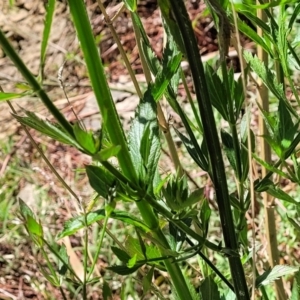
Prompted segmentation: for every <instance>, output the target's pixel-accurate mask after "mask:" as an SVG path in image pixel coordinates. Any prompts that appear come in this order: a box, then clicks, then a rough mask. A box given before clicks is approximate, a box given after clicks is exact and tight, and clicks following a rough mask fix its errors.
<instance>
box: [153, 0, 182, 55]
mask: <svg viewBox="0 0 300 300" xmlns="http://www.w3.org/2000/svg"><path fill="white" fill-rule="evenodd" d="M158 5H159V7H160V11H161V14H162V16H163V19H164V21H165V22H166V24H167V26H168V27H169V31H170V32H171V34H172V36H173V38H174V40H175V42H176V44H177V47H178V49H179V50H180V51H181V52H182V54H184V55H185V46H184V42H183V39H182V37H181V34H180V32H181V31H180V29H179V27H178V24H177V23H176V20H175V18H174V16H173V12H172V10H171V5H170V1H169V0H158Z"/></svg>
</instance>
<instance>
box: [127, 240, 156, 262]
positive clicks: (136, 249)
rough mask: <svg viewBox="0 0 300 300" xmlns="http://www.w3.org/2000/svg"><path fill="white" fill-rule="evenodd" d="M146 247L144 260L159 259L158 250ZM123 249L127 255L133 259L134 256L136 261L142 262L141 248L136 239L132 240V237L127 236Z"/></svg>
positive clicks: (150, 246)
mask: <svg viewBox="0 0 300 300" xmlns="http://www.w3.org/2000/svg"><path fill="white" fill-rule="evenodd" d="M145 246H146V253H145V254H146V255H145V256H146V259H147V260H149V259H155V258H159V257H161V253H160V251H159V249H158V248H157V247H156V246H154V245H147V244H145ZM125 248H126V250H127V253H128V254H129V255H130V256H131V257H133V256H134V255H136V259H137V261H144V260H145V256H144V251H143V250H142V248H141V245H140V242H139V240H138V239H135V238H133V237H132V236H129V237H128V238H127V240H126V242H125Z"/></svg>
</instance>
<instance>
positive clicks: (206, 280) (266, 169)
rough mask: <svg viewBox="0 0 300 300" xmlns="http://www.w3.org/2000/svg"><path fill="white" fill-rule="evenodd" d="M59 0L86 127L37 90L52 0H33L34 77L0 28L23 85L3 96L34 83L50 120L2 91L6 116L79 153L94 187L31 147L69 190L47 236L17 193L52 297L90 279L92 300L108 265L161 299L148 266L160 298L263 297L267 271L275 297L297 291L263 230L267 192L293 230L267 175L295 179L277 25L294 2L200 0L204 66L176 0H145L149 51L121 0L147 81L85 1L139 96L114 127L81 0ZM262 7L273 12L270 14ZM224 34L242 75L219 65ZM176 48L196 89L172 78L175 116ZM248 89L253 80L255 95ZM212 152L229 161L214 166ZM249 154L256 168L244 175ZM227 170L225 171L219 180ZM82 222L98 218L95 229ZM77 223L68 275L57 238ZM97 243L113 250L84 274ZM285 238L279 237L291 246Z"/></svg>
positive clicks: (287, 80)
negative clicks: (91, 118)
mask: <svg viewBox="0 0 300 300" xmlns="http://www.w3.org/2000/svg"><path fill="white" fill-rule="evenodd" d="M68 4H69V10H70V18H71V19H72V21H73V24H74V27H75V29H76V32H77V37H78V40H79V41H80V46H81V50H82V53H83V57H84V61H85V64H86V68H87V71H88V74H89V78H90V82H91V85H92V87H93V91H94V94H95V97H96V100H97V103H98V106H99V113H100V114H101V117H102V122H101V131H100V133H97V134H96V133H93V132H91V131H88V130H86V128H85V126H84V125H83V123H82V122H81V120H78V122H76V123H75V124H71V123H69V122H68V121H67V120H66V118H65V116H64V115H63V114H62V113H61V112H60V111H59V110H58V108H57V107H56V106H55V105H54V104H53V101H52V100H51V99H50V98H49V96H48V95H47V93H46V92H45V90H44V88H43V78H44V71H45V70H44V62H45V59H46V50H47V44H48V40H49V34H50V29H51V24H52V21H53V16H54V11H55V0H49V1H48V3H47V7H46V15H45V28H44V34H43V39H42V43H41V55H40V57H41V62H40V73H39V76H38V77H35V76H33V74H32V73H31V72H30V70H29V69H28V68H27V67H26V65H25V64H24V62H23V61H22V59H21V58H20V57H19V55H18V54H17V52H16V50H15V49H13V48H12V46H11V45H10V43H9V41H8V39H7V38H6V37H5V35H4V33H3V32H2V31H0V45H1V47H2V48H3V50H4V52H5V53H6V55H7V56H8V57H10V59H11V61H12V62H13V63H14V65H15V66H16V67H17V68H18V70H19V71H20V72H21V74H22V75H23V77H24V79H25V80H26V81H27V83H28V85H29V86H30V88H31V90H27V91H26V92H24V93H23V94H19V93H13V92H10V91H9V92H7V91H5V92H4V91H2V93H1V94H0V99H1V100H3V101H9V100H10V99H14V98H17V97H22V96H24V95H27V94H28V93H32V94H36V95H37V96H38V97H39V98H40V99H41V101H42V102H43V103H44V105H45V106H46V107H47V108H48V110H49V112H50V113H51V114H52V116H53V117H54V118H55V120H56V122H55V123H51V122H48V121H45V120H42V119H40V118H39V117H38V116H37V115H36V114H35V112H32V111H28V110H25V109H24V110H23V111H24V114H23V116H21V115H18V114H16V113H15V111H14V109H13V106H12V104H11V103H10V102H8V103H9V105H10V106H11V108H12V112H13V115H14V117H15V118H16V119H17V120H18V121H19V122H20V123H21V124H22V125H23V127H24V128H25V130H27V129H26V128H27V127H31V128H34V129H36V130H37V131H39V132H41V133H43V134H45V135H47V136H49V137H51V138H53V139H55V140H57V141H59V142H61V143H64V144H67V145H71V146H72V147H75V148H77V149H78V150H80V151H81V152H82V153H84V154H86V155H89V156H90V157H91V158H92V163H91V164H90V165H87V166H86V168H85V171H86V174H87V176H88V179H89V183H90V185H91V187H92V188H93V189H94V190H95V193H96V196H95V198H93V199H92V201H91V202H90V203H84V202H82V201H81V200H80V199H79V197H78V196H77V195H76V194H75V193H74V191H73V190H72V189H71V188H70V187H69V186H68V185H67V184H66V183H65V182H64V180H63V178H61V177H60V176H59V175H58V173H57V172H56V170H55V169H54V168H53V167H52V166H51V164H50V163H49V161H48V160H47V158H46V157H45V156H44V155H43V152H42V151H40V150H39V151H40V153H41V155H42V158H43V159H44V160H45V161H46V163H47V164H48V165H49V166H50V167H51V168H52V171H53V172H54V173H55V174H56V175H57V176H58V178H59V180H60V181H61V182H62V183H63V185H64V186H65V187H66V189H67V190H68V191H69V193H70V201H75V202H76V203H77V205H78V206H79V207H80V212H79V213H77V214H76V215H74V217H72V218H71V219H69V220H68V221H66V222H65V224H64V228H63V230H62V231H60V232H58V233H57V236H56V239H50V240H49V239H47V238H46V235H45V234H44V228H43V225H42V223H41V221H39V216H38V215H37V216H36V215H34V214H33V212H32V210H31V209H30V208H29V206H28V205H27V204H26V199H19V204H20V214H21V219H22V221H23V224H24V226H25V228H26V230H27V232H28V234H29V236H30V238H31V240H32V242H33V244H34V245H35V247H36V248H37V249H38V252H39V253H41V254H42V256H43V257H44V259H45V265H43V266H42V265H41V266H40V267H41V272H42V274H43V275H44V276H45V277H46V278H47V280H48V281H49V282H51V284H53V285H54V286H56V287H57V288H58V289H59V290H60V291H61V293H62V297H63V298H64V299H66V298H67V296H66V293H65V291H64V289H65V288H66V287H68V288H69V290H70V291H73V293H75V294H76V295H77V296H78V297H81V298H82V299H88V293H89V287H90V286H93V285H95V284H96V283H97V284H98V283H99V282H100V284H101V289H100V290H99V291H98V293H99V298H100V297H101V296H100V295H101V294H102V297H103V299H112V290H111V282H110V280H109V278H111V277H109V275H108V274H112V272H114V273H117V274H119V275H122V276H125V277H126V276H127V277H128V276H132V274H136V273H137V272H138V274H139V278H141V279H138V278H137V280H138V281H139V282H140V283H141V286H142V296H141V298H143V297H145V296H146V295H147V294H152V295H155V296H156V297H157V298H159V299H166V298H167V297H169V295H167V293H166V291H165V290H161V291H160V290H159V287H157V286H156V284H155V281H154V279H155V276H157V275H156V274H157V271H159V272H161V271H165V272H166V274H167V276H166V277H167V278H169V280H170V283H169V288H170V291H171V293H172V294H171V297H172V299H182V300H189V299H213V300H217V299H250V297H251V295H252V299H259V298H262V299H275V298H274V297H275V295H274V293H273V291H272V289H270V288H268V286H269V285H271V284H273V282H274V281H276V285H275V286H276V298H277V299H287V297H288V296H289V297H290V299H299V295H300V293H299V286H300V275H299V272H298V269H299V267H298V265H297V262H296V261H294V262H292V265H290V266H287V265H279V261H278V253H277V252H278V249H277V241H276V231H274V229H276V223H275V215H276V204H277V203H279V201H280V202H282V203H288V205H289V206H288V207H289V209H290V211H289V212H288V213H287V214H286V213H285V214H282V215H281V222H288V224H289V225H290V226H291V227H293V228H294V230H295V231H296V232H297V231H299V229H300V225H299V224H300V223H299V218H300V217H299V213H300V212H299V205H298V203H299V202H298V201H297V200H296V198H294V197H293V196H292V195H290V194H289V193H287V192H285V191H284V190H283V189H282V186H281V179H286V180H288V181H289V182H292V183H294V184H295V185H299V182H300V171H299V170H300V168H299V159H298V148H297V147H298V144H299V141H300V132H299V113H298V111H299V108H298V106H299V104H300V99H299V96H298V91H297V87H296V86H295V84H294V82H293V77H292V72H291V70H293V69H297V68H299V67H300V60H299V57H298V56H297V53H298V50H297V47H298V39H297V36H295V35H294V34H291V33H293V32H294V30H295V27H296V25H297V24H296V20H297V17H298V14H299V12H300V4H292V6H291V7H293V11H292V12H290V13H289V14H287V10H286V7H287V4H286V1H276V2H274V1H273V2H270V3H263V2H262V3H258V4H255V3H254V2H253V1H245V2H235V3H230V2H229V1H218V0H207V8H208V10H209V11H210V13H211V15H212V16H213V19H214V22H215V25H216V28H217V29H218V39H219V48H220V58H219V61H218V63H217V65H216V66H212V65H210V64H206V65H205V66H204V65H203V64H202V61H201V57H200V55H199V49H198V46H197V42H196V39H195V36H194V33H193V30H192V25H191V21H190V20H189V17H188V13H187V11H186V7H185V4H184V1H183V0H159V1H158V5H159V8H160V11H161V18H162V23H163V26H164V31H165V47H164V50H163V54H162V60H159V59H158V58H157V57H156V56H155V54H154V51H153V50H152V48H151V44H150V42H149V40H148V37H147V34H146V32H145V30H144V27H143V24H142V22H141V19H140V17H139V15H138V13H137V2H136V1H135V0H124V2H123V6H121V8H120V11H122V10H123V9H126V10H128V12H129V14H130V17H131V20H132V24H133V27H134V32H135V37H136V44H137V47H138V51H139V55H140V59H141V62H142V66H143V71H144V74H145V78H146V81H147V88H146V89H144V90H142V89H141V88H140V86H139V84H138V82H137V81H136V78H135V74H134V72H133V71H132V69H131V66H130V64H129V61H128V58H127V55H126V53H124V50H123V48H122V45H121V43H120V40H119V38H118V36H117V35H116V33H115V30H114V25H113V21H114V19H115V18H112V19H110V18H109V17H108V15H107V14H106V11H105V8H104V6H103V4H102V3H101V1H98V4H99V7H100V9H101V11H102V14H103V15H104V19H105V21H106V23H107V26H108V27H109V28H110V30H111V33H112V35H113V37H114V39H115V42H116V43H117V45H118V48H119V51H120V53H121V54H122V57H123V60H124V63H125V65H126V67H127V69H128V73H129V74H130V76H131V79H132V81H133V83H134V86H135V89H136V93H137V94H138V96H139V98H140V103H139V105H138V107H137V109H136V113H135V117H134V119H133V120H132V122H131V128H130V130H129V131H128V132H124V130H123V128H122V126H121V122H120V117H119V115H118V112H117V111H116V108H115V104H114V102H113V99H112V96H111V92H110V89H109V87H108V83H107V80H106V74H105V72H104V68H103V64H102V61H101V59H100V56H99V52H98V49H97V47H96V43H95V38H94V36H93V34H92V30H91V25H90V21H89V19H88V15H87V13H86V7H85V4H84V2H83V1H82V0H78V1H68ZM275 9H276V12H277V13H276V14H273V12H274V10H275ZM120 11H119V12H120ZM258 11H263V16H262V15H257V12H258ZM119 12H118V13H119ZM118 13H117V14H118ZM242 15H243V16H244V17H246V18H247V19H248V20H249V21H250V22H251V23H252V25H254V26H256V27H257V28H258V29H259V30H258V31H257V32H256V31H255V30H253V26H252V27H250V26H249V25H248V24H246V23H245V22H244V21H242V20H241V18H240V17H241V16H242ZM275 16H276V17H275ZM239 32H242V33H243V34H244V35H246V36H248V37H249V38H250V39H251V40H253V41H254V42H255V43H256V44H257V47H258V48H259V49H262V53H264V55H265V56H261V55H258V56H256V55H253V54H251V53H250V52H247V51H244V50H243V49H242V48H241V45H240V42H239ZM231 39H232V40H234V41H235V42H234V45H235V46H236V49H237V52H238V54H239V59H240V62H241V69H242V73H241V76H240V77H239V78H238V79H237V80H236V79H235V77H234V72H233V70H232V68H231V67H230V66H227V64H226V59H227V53H228V47H229V45H230V43H231ZM266 57H268V61H267V59H266ZM183 60H186V61H187V62H188V63H189V67H190V72H191V76H192V79H193V84H194V90H195V94H196V97H195V99H193V98H192V96H191V95H190V92H189V90H186V93H187V95H188V96H187V97H188V99H189V104H190V105H191V109H192V112H193V116H192V117H191V116H187V114H186V112H185V109H184V107H183V106H182V105H181V104H180V102H179V101H178V100H177V88H178V84H179V83H180V82H182V83H185V81H186V79H185V77H184V75H183V71H182V69H181V62H182V61H183ZM269 66H272V67H271V68H270V67H269ZM249 82H251V83H252V84H253V83H254V84H256V85H257V89H258V90H259V92H260V93H259V99H260V100H258V101H257V102H249V101H248V100H247V97H246V94H247V86H248V84H249ZM287 88H289V89H290V90H291V91H292V95H293V99H294V102H295V103H293V104H292V101H291V99H289V98H287V96H286V95H287V94H286V89H287ZM262 90H265V91H266V93H265V94H264V95H262V93H261V91H262ZM268 93H269V94H268ZM271 97H272V98H273V99H274V100H273V102H274V103H275V105H276V110H275V111H274V112H269V111H268V105H267V104H268V103H269V99H270V98H271ZM162 98H165V99H166V100H167V101H168V103H169V105H170V106H171V107H172V109H173V110H174V111H175V112H176V113H177V114H178V115H179V116H180V118H181V121H182V123H183V125H184V129H185V134H183V133H181V132H179V131H177V130H176V129H175V131H176V134H177V135H178V137H179V138H180V139H181V141H182V143H183V144H184V145H185V147H186V150H187V155H189V157H190V158H191V159H192V160H193V161H194V162H195V164H196V165H197V168H199V170H202V171H205V172H206V173H207V175H208V176H209V178H210V180H211V181H212V183H213V186H214V190H215V203H216V206H217V208H218V217H219V224H220V228H219V231H220V232H222V239H221V240H220V242H218V243H216V242H215V241H212V239H211V236H210V224H211V218H210V217H211V213H212V211H211V210H212V208H211V205H210V204H209V201H208V199H207V197H206V195H205V192H204V190H205V189H204V186H203V187H201V188H197V189H195V190H193V191H191V190H190V189H189V187H188V180H187V176H186V174H185V173H184V171H183V168H182V166H181V164H180V160H179V158H178V155H177V151H176V147H175V145H174V142H173V139H172V135H171V133H170V129H171V128H170V124H169V122H168V121H167V120H166V117H165V116H164V114H163V111H162V109H161V105H160V101H161V99H162ZM253 107H257V108H258V109H259V113H260V118H261V124H262V127H261V128H260V132H258V133H256V134H255V133H254V132H253V130H252V128H251V126H250V121H251V118H252V115H251V111H252V109H253ZM214 112H218V114H219V115H220V116H221V121H222V122H223V123H225V124H227V127H226V130H225V129H221V131H220V132H218V130H217V126H216V120H215V117H214ZM27 133H28V134H29V132H28V130H27ZM199 136H200V138H199ZM196 137H197V138H196ZM162 138H165V139H166V141H167V144H168V147H169V151H170V154H171V157H172V160H173V163H174V165H175V169H176V172H175V173H174V174H167V175H166V174H160V173H159V169H158V164H159V160H160V152H161V139H162ZM32 142H33V143H34V141H33V140H32ZM34 145H35V147H37V149H39V148H38V146H37V145H36V144H35V143H34ZM263 145H264V146H263ZM266 149H269V150H270V151H269V152H270V154H272V159H270V157H271V156H270V157H269V158H268V157H267V155H266V153H267V151H268V150H266ZM226 162H229V165H230V168H231V172H227V174H226V172H225V163H226ZM258 166H260V168H261V170H262V172H261V175H260V176H257V177H255V175H254V174H256V172H255V168H257V167H258ZM228 176H232V178H228ZM228 181H230V182H235V185H234V186H233V187H231V191H230V192H229V190H228V183H227V182H228ZM260 195H261V196H262V197H265V198H264V199H265V200H264V201H263V203H262V204H260V205H261V206H264V208H265V210H264V213H265V214H266V215H265V216H264V217H265V219H266V236H267V239H268V241H267V242H268V245H269V248H268V251H269V252H268V256H266V259H269V266H270V267H267V268H266V269H265V270H263V269H262V268H261V267H260V266H261V264H260V261H259V260H257V256H256V253H257V250H258V247H257V246H256V231H255V228H256V224H255V222H254V216H255V211H254V208H255V201H256V198H260ZM266 195H267V196H266ZM119 203H124V205H123V207H124V208H125V207H132V206H135V207H136V208H137V211H138V213H137V214H133V213H132V212H131V210H129V209H128V210H119V209H117V207H120V206H119V205H118V206H116V205H117V204H119ZM249 212H250V213H252V220H253V221H252V224H247V221H246V215H249ZM109 220H113V222H116V223H119V222H121V223H122V224H123V225H124V228H125V229H124V231H120V232H119V233H118V235H114V234H112V233H111V231H110V230H109V228H108V223H109ZM272 222H273V223H272ZM97 224H98V225H97ZM250 225H251V226H250ZM97 226H98V227H97ZM251 227H252V229H251ZM95 228H100V230H99V231H97V230H96V231H95ZM128 228H133V229H134V232H135V234H132V235H129V236H128V237H127V239H126V242H125V244H122V243H121V242H120V240H121V239H120V238H119V236H122V234H123V235H126V232H128ZM271 231H272V233H271ZM78 232H80V233H81V236H82V246H83V248H82V249H83V250H82V253H81V254H82V272H81V273H78V272H77V271H76V270H74V266H73V264H72V263H71V254H70V252H68V251H67V247H66V246H64V245H62V244H61V243H59V242H58V241H59V240H60V239H63V238H64V237H67V236H73V235H75V234H76V233H78ZM131 232H132V231H131ZM274 232H275V236H274ZM92 234H93V239H92V241H93V242H92V243H91V242H90V241H91V235H92ZM108 236H109V239H108ZM108 243H110V250H111V254H110V255H111V256H112V257H116V258H117V259H118V261H119V262H118V263H117V264H112V265H110V266H109V267H108V268H106V270H105V274H100V273H99V272H97V262H98V260H99V256H100V255H101V251H102V249H103V247H104V246H105V244H108ZM295 245H296V243H293V244H292V247H295ZM53 255H54V257H55V258H56V263H55V262H54V260H53V259H52V257H53ZM191 262H193V266H194V268H196V269H197V270H199V272H200V274H201V276H200V279H199V280H194V279H193V280H192V275H191V274H192V273H191V270H190V268H188V267H187V266H188V264H189V263H191ZM216 262H221V263H216ZM221 265H222V266H223V267H220V266H221ZM291 274H293V277H292V278H293V279H292V282H293V284H292V287H291V288H290V289H288V288H285V289H284V285H283V284H282V281H280V280H281V277H283V276H286V275H291ZM131 278H136V277H131ZM279 278H280V280H278V279H279ZM132 285H133V283H132ZM285 286H287V285H285ZM131 288H132V286H131ZM127 291H128V289H127V288H126V285H122V288H121V291H120V298H121V299H127V296H128V295H127ZM74 297H75V296H74Z"/></svg>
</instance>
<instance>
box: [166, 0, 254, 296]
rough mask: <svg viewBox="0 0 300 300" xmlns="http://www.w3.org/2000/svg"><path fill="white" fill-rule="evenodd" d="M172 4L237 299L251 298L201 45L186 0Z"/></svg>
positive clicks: (176, 0) (174, 0)
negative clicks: (193, 93) (202, 135)
mask: <svg viewBox="0 0 300 300" xmlns="http://www.w3.org/2000/svg"><path fill="white" fill-rule="evenodd" d="M170 2H171V7H172V9H173V13H174V17H175V19H176V22H177V24H178V26H179V29H180V35H181V38H182V40H183V42H184V45H185V54H186V57H187V59H188V61H189V64H190V68H191V73H192V77H193V81H194V87H195V91H196V96H197V100H198V105H199V110H200V115H201V119H202V124H203V129H204V137H205V139H206V141H207V147H208V153H209V157H210V165H211V169H212V181H213V183H214V186H215V191H216V199H217V203H218V207H219V211H220V218H221V224H222V229H223V235H224V241H225V245H226V247H227V248H228V249H231V250H232V251H233V252H235V253H236V254H237V255H234V256H229V257H228V260H229V265H230V269H231V276H232V279H233V283H234V289H235V293H236V297H237V299H250V298H249V292H248V287H247V283H246V278H245V274H244V269H243V266H242V263H241V259H240V257H239V255H238V245H237V240H236V236H235V227H234V223H233V218H232V212H231V207H230V199H229V194H228V187H227V182H226V174H225V168H224V163H223V157H222V153H221V147H220V143H219V139H218V134H217V129H216V124H215V119H214V116H213V111H212V106H211V101H210V98H209V93H208V90H207V84H206V80H205V74H204V70H203V65H202V62H201V60H200V57H199V50H198V46H197V42H196V39H195V36H194V32H193V29H192V26H191V23H190V20H189V17H188V14H187V11H186V8H185V5H184V2H183V1H182V0H171V1H170ZM208 141H209V142H208Z"/></svg>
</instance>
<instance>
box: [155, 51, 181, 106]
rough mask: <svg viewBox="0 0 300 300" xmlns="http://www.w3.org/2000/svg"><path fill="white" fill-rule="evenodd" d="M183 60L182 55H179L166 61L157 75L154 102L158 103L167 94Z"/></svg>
mask: <svg viewBox="0 0 300 300" xmlns="http://www.w3.org/2000/svg"><path fill="white" fill-rule="evenodd" d="M181 58H182V54H181V53H177V54H175V55H173V56H172V57H169V58H168V61H167V62H165V61H166V58H165V59H164V62H165V63H164V64H163V68H162V69H160V70H159V71H158V73H157V74H156V77H155V82H154V84H153V86H152V89H151V92H152V95H153V98H154V101H156V102H157V101H158V100H159V99H160V98H161V97H162V96H163V94H164V93H165V91H166V88H167V87H168V85H169V83H170V81H171V79H172V77H173V76H174V75H175V74H176V72H177V70H178V68H179V66H180V62H181Z"/></svg>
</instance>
